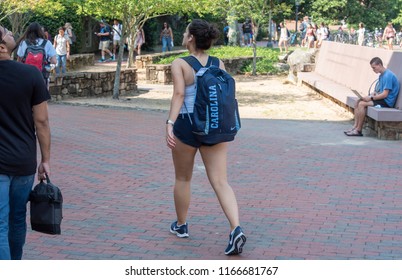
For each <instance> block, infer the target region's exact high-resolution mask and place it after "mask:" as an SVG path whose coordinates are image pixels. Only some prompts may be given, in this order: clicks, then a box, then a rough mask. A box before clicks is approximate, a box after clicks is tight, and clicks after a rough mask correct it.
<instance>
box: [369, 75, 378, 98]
mask: <svg viewBox="0 0 402 280" xmlns="http://www.w3.org/2000/svg"><path fill="white" fill-rule="evenodd" d="M378 82H379V79H375V80H374V82H372V83H371V85H370V87H369V90H368V96H370V94H371V88H372V87H373V85H374V84H376V85H375V86H374V90H375V89H376V88H377V84H378Z"/></svg>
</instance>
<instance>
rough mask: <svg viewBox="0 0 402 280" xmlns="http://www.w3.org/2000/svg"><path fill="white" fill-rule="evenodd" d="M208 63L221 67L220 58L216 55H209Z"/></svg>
mask: <svg viewBox="0 0 402 280" xmlns="http://www.w3.org/2000/svg"><path fill="white" fill-rule="evenodd" d="M207 64H208V65H214V66H216V67H218V68H219V58H217V57H215V56H209V58H208V63H207Z"/></svg>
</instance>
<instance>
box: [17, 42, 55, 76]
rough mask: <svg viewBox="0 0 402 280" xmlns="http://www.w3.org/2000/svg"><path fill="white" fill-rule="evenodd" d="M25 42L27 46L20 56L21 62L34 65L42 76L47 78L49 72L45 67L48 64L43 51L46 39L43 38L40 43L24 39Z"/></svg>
mask: <svg viewBox="0 0 402 280" xmlns="http://www.w3.org/2000/svg"><path fill="white" fill-rule="evenodd" d="M25 43H26V44H27V48H26V50H25V54H24V57H23V58H22V63H24V64H29V65H33V66H35V67H36V68H38V69H39V71H40V72H41V73H42V75H43V77H44V78H48V77H49V72H48V71H47V70H46V68H45V66H46V65H47V64H48V63H47V59H46V51H45V46H46V43H47V40H43V42H42V43H41V44H40V45H34V44H31V43H30V42H29V40H25Z"/></svg>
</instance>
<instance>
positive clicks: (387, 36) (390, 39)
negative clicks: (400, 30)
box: [382, 22, 396, 50]
mask: <svg viewBox="0 0 402 280" xmlns="http://www.w3.org/2000/svg"><path fill="white" fill-rule="evenodd" d="M395 36H396V31H395V28H394V27H393V26H392V22H388V25H387V26H386V27H385V29H384V34H383V35H382V40H383V41H387V46H388V49H389V50H393V49H394V39H395Z"/></svg>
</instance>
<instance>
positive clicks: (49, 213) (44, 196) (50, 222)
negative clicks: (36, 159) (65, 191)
mask: <svg viewBox="0 0 402 280" xmlns="http://www.w3.org/2000/svg"><path fill="white" fill-rule="evenodd" d="M29 201H30V202H31V227H32V230H35V231H39V232H42V233H47V234H61V228H60V225H61V220H62V218H63V215H62V206H63V196H62V194H61V191H60V189H59V188H58V187H57V186H55V185H53V184H52V183H51V182H50V179H49V176H48V175H47V174H46V182H44V181H43V180H41V181H40V182H39V183H38V184H37V185H36V186H35V187H34V189H33V190H32V192H31V194H30V195H29Z"/></svg>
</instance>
